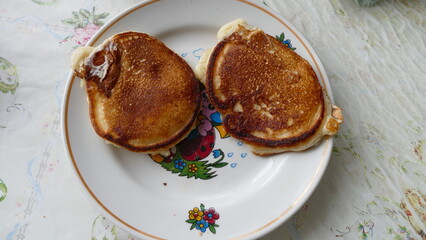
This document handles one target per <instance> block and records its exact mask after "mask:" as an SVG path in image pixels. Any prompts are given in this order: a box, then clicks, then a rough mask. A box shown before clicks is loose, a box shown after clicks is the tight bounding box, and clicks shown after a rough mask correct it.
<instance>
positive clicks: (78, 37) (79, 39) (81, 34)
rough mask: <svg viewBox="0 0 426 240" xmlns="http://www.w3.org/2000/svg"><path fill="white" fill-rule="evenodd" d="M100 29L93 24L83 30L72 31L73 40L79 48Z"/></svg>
mask: <svg viewBox="0 0 426 240" xmlns="http://www.w3.org/2000/svg"><path fill="white" fill-rule="evenodd" d="M99 28H101V26H97V25H95V24H94V23H89V24H87V26H86V27H85V28H77V29H75V30H74V36H73V40H74V41H75V42H76V43H77V44H78V45H81V46H84V45H86V43H87V42H88V41H89V40H90V38H91V37H92V36H93V35H94V34H95V33H96V32H97V31H98V30H99Z"/></svg>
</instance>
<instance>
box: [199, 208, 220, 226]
mask: <svg viewBox="0 0 426 240" xmlns="http://www.w3.org/2000/svg"><path fill="white" fill-rule="evenodd" d="M203 219H204V220H205V221H207V222H208V223H209V224H214V223H215V222H216V220H218V219H219V213H217V212H216V210H215V209H214V208H209V209H208V210H204V216H203Z"/></svg>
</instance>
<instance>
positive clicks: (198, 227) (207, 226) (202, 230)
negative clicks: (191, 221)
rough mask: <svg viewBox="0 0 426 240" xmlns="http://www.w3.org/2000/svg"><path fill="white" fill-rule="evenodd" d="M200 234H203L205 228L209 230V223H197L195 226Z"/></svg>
mask: <svg viewBox="0 0 426 240" xmlns="http://www.w3.org/2000/svg"><path fill="white" fill-rule="evenodd" d="M195 227H196V228H197V229H198V230H200V231H201V232H205V231H206V230H207V228H209V223H208V222H206V221H205V220H200V221H197V225H196V226H195Z"/></svg>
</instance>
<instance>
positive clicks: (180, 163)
mask: <svg viewBox="0 0 426 240" xmlns="http://www.w3.org/2000/svg"><path fill="white" fill-rule="evenodd" d="M185 166H186V162H184V161H183V160H182V159H176V160H175V168H177V169H180V170H182V169H183V168H184V167H185Z"/></svg>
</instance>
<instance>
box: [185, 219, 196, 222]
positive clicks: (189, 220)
mask: <svg viewBox="0 0 426 240" xmlns="http://www.w3.org/2000/svg"><path fill="white" fill-rule="evenodd" d="M185 222H187V223H196V222H197V220H195V219H188V220H186V221H185Z"/></svg>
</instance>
